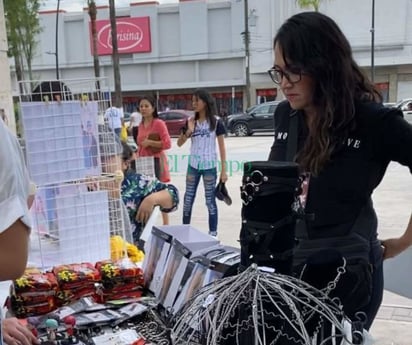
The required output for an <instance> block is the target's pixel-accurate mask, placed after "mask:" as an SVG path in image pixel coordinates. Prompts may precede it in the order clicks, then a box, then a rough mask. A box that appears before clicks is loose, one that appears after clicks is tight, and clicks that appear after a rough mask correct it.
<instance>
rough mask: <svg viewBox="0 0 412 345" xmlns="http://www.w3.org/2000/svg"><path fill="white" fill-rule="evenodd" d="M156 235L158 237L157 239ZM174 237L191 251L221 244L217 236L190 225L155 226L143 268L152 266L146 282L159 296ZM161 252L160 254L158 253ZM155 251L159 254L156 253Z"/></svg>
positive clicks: (146, 274) (144, 269)
mask: <svg viewBox="0 0 412 345" xmlns="http://www.w3.org/2000/svg"><path fill="white" fill-rule="evenodd" d="M156 237H157V238H158V239H157V240H156ZM173 239H176V240H177V241H179V242H180V243H181V244H182V245H184V246H185V247H187V248H188V249H189V250H190V251H191V252H196V251H200V250H202V249H205V248H210V247H213V246H216V245H217V244H219V241H218V240H216V238H214V237H212V236H209V235H206V234H204V233H203V232H201V231H199V230H197V229H195V228H194V227H192V226H190V225H165V226H154V227H153V229H152V235H151V236H150V238H149V241H148V242H149V243H150V244H149V245H148V252H147V254H146V255H145V259H144V262H143V266H142V269H143V271H144V272H147V267H150V269H148V271H149V272H150V273H145V277H146V278H148V280H146V278H145V282H146V284H147V286H149V289H150V291H152V292H153V293H154V294H155V295H156V296H158V295H157V294H158V293H159V292H160V289H161V288H162V284H163V276H164V273H165V267H166V263H167V259H168V256H169V254H170V250H171V244H172V240H173ZM152 250H154V252H153V254H151V251H152ZM159 252H160V254H158V253H159ZM155 253H157V254H156V255H155ZM155 257H158V260H155ZM153 271H154V273H153V274H152V273H151V272H153ZM150 278H151V279H150Z"/></svg>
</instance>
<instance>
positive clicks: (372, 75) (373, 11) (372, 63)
mask: <svg viewBox="0 0 412 345" xmlns="http://www.w3.org/2000/svg"><path fill="white" fill-rule="evenodd" d="M371 81H372V83H374V82H375V0H372V27H371Z"/></svg>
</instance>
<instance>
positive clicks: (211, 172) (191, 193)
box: [183, 165, 217, 233]
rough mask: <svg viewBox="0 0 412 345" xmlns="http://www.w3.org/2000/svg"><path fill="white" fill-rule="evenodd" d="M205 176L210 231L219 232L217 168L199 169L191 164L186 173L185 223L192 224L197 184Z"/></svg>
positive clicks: (204, 183)
mask: <svg viewBox="0 0 412 345" xmlns="http://www.w3.org/2000/svg"><path fill="white" fill-rule="evenodd" d="M202 176H203V185H204V188H205V198H206V206H207V210H208V212H209V232H211V233H216V232H217V205H216V197H215V188H216V180H217V172H216V168H213V169H206V170H198V169H195V168H193V167H191V166H190V165H189V166H188V168H187V174H186V191H185V196H184V203H183V224H190V220H191V218H192V207H193V203H194V201H195V197H196V191H197V186H198V185H199V181H200V177H202Z"/></svg>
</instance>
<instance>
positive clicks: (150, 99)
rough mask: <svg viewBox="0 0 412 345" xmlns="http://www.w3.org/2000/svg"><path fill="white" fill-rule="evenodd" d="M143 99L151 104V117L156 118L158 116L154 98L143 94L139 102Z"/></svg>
mask: <svg viewBox="0 0 412 345" xmlns="http://www.w3.org/2000/svg"><path fill="white" fill-rule="evenodd" d="M143 100H146V101H148V102H149V103H150V104H151V105H152V107H153V109H154V110H153V118H155V119H157V118H158V117H159V114H158V113H157V106H156V99H155V98H154V97H152V96H148V95H145V96H143V97H141V98H140V101H139V104H140V102H141V101H143ZM139 110H140V109H139Z"/></svg>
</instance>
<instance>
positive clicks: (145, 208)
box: [136, 194, 156, 223]
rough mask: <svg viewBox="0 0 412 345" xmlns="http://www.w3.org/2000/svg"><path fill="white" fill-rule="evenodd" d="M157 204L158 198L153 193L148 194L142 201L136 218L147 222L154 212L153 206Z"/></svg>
mask: <svg viewBox="0 0 412 345" xmlns="http://www.w3.org/2000/svg"><path fill="white" fill-rule="evenodd" d="M155 206H156V198H155V196H154V195H153V194H150V195H148V196H147V197H145V198H144V199H143V201H142V202H141V203H140V206H139V209H138V210H137V214H136V220H137V221H138V222H142V223H146V222H147V221H148V219H149V217H150V215H151V214H152V212H153V208H154V207H155Z"/></svg>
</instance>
